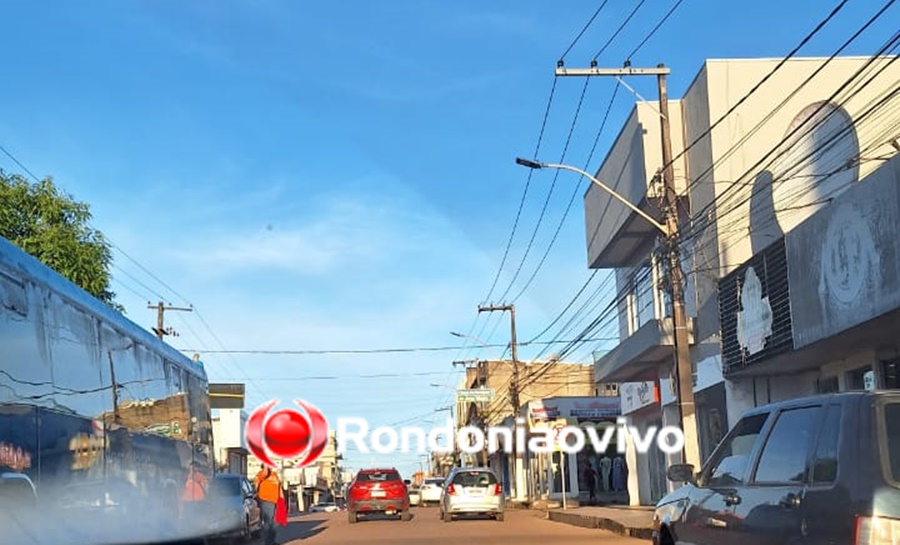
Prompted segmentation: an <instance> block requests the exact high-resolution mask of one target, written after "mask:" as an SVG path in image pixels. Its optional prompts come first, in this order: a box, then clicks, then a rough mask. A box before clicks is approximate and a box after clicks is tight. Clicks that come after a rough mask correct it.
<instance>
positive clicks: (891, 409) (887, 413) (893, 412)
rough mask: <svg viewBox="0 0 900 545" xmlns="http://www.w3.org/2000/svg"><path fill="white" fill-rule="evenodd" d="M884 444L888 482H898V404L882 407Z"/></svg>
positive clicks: (899, 452) (899, 479) (899, 476)
mask: <svg viewBox="0 0 900 545" xmlns="http://www.w3.org/2000/svg"><path fill="white" fill-rule="evenodd" d="M884 435H885V437H883V438H882V444H884V447H885V449H884V450H885V452H886V453H887V462H888V469H889V473H888V475H886V477H887V478H888V480H889V481H892V482H895V483H897V482H900V403H888V404H886V405H885V406H884Z"/></svg>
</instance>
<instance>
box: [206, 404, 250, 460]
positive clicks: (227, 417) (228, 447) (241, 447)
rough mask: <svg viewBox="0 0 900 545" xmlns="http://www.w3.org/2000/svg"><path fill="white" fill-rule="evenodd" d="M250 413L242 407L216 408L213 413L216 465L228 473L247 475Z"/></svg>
mask: <svg viewBox="0 0 900 545" xmlns="http://www.w3.org/2000/svg"><path fill="white" fill-rule="evenodd" d="M248 418H249V415H248V414H247V412H246V411H244V410H242V409H216V414H214V415H213V420H212V429H213V446H214V448H215V460H216V467H217V468H218V469H219V470H220V471H223V472H226V473H238V474H241V475H247V471H248V470H247V456H248V454H249V451H248V450H247V439H246V435H245V432H246V428H247V419H248Z"/></svg>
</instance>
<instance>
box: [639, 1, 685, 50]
mask: <svg viewBox="0 0 900 545" xmlns="http://www.w3.org/2000/svg"><path fill="white" fill-rule="evenodd" d="M682 2H684V0H678V1H677V2H675V5H674V6H672V8H671V9H670V10H669V12H668V13H666V14H665V16H663V18H662V19H661V20H660V21H659V22H658V23H656V26H655V27H653V30H651V31H650V32H649V33H648V34H647V36H646V37H645V38H644V39H643V40H641V43H639V44H638V45H637V47H635V48H634V51H632V52H631V53H629V54H628V57H626V59H625V60H626V62H631V59H632V58H633V57H634V56H635V55H637V52H638V51H640V50H641V48H643V47H644V46H645V45H646V44H647V42H648V41H650V38H652V37H653V36H654V35H655V34H656V32H657V31H658V30H659V29H660V27H662V26H663V25H664V24H665V22H666V20H668V19H669V17H671V16H672V14H673V13H675V10H677V9H678V6H680V5H681V3H682Z"/></svg>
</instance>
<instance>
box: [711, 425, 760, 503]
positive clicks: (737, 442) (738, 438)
mask: <svg viewBox="0 0 900 545" xmlns="http://www.w3.org/2000/svg"><path fill="white" fill-rule="evenodd" d="M768 418H769V415H768V413H763V414H757V415H753V416H748V417H745V418H742V419H741V421H740V422H738V424H737V426H735V427H734V429H733V430H732V431H731V433H729V434H728V437H726V438H725V441H723V442H722V446H721V448H720V449H719V451H718V452H717V453H716V454H715V457H714V458H713V461H712V463H711V464H710V466H709V470H708V471H707V472H706V473H707V474H706V477H705V479H704V483H703V484H704V486H706V487H708V488H717V487H729V486H736V485H739V484H742V483H743V479H744V473H745V471H746V469H747V464H748V463H749V461H750V453H751V452H752V451H753V446H754V445H755V444H756V440H757V438H758V437H759V434H760V432H761V431H762V429H763V426H764V425H765V423H766V420H767V419H768Z"/></svg>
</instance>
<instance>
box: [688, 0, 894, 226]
mask: <svg viewBox="0 0 900 545" xmlns="http://www.w3.org/2000/svg"><path fill="white" fill-rule="evenodd" d="M895 1H896V0H889V1H888V2H887V3H885V5H884V6H882V7H881V9H879V10H878V12H876V13H875V14H874V15H873V16H872V17H871V18H870V19H869V20H868V21H867V22H866V23H865V24H864V25H862V26H861V27H860V28H859V29H857V30H856V32H854V33H853V35H851V36H850V37H849V38H848V39H847V40H846V41H844V43H843V44H841V46H840V47H838V48H837V49H836V50H834V51H833V52H832V53H831V55H829V57H828V58H827V59H826V60H825V62H823V63H821V64H820V65H819V66H818V67H817V68H816V70H814V71H813V72H812V73H811V74H810V75H809V76H807V77H806V78H804V79H803V81H801V82H800V83H799V84H798V85H797V86H795V88H794V89H793V90H792V91H791V92H790V93H788V95H787V96H786V97H785V98H784V99H782V101H781V102H780V103H779V104H777V105H776V106H775V107H774V108H772V110H770V111H769V113H768V114H767V115H766V116H764V117H763V118H762V119H761V120H760V121H759V122H758V123H756V124H755V125H754V126H753V127H752V128H751V129H750V130H748V131H746V132H745V134H744V135H742V137H741V138H740V139H739V140H738V141H737V142H734V143H733V144H732V145H731V146H730V147H729V149H728V150H726V151H725V152H724V153H723V154H721V156H719V157H717V158H716V160H715V161H714V162H713V163H712V164H711V165H710V166H709V167H707V168H706V169H704V170H703V171H702V172H701V173H700V174H698V175H697V176H696V177H694V179H693V180H692V181H691V182H690V183H689V184H688V186H687V189H686V191H687V192H688V193H689V192H690V191H691V190H692V189H694V188H695V187H696V186H697V185H698V184H700V183H703V181H704V180H705V178H706V176H707V175H708V174H710V173H711V172H712V171H713V169H714V168H715V167H716V166H718V165H720V164H721V163H723V162H724V161H725V160H727V159H728V158H730V157H731V156H732V155H733V154H734V153H736V152H738V151H739V150H740V149H741V148H742V146H743V145H744V144H745V143H746V142H747V141H748V140H749V139H750V138H752V137H753V135H755V134H756V133H757V132H758V131H759V130H761V128H762V127H763V126H764V125H765V124H766V123H768V122H769V121H770V120H771V119H772V118H773V117H774V116H775V115H776V114H777V113H778V112H779V111H781V110H782V109H783V108H784V107H785V106H786V105H787V104H788V103H789V102H790V100H791V99H793V98H794V97H795V96H797V94H799V93H800V91H802V90H803V89H804V88H806V87H807V86H808V85H810V84H811V83H812V81H813V80H814V79H815V78H816V77H817V76H818V75H819V74H820V73H822V72H823V71H824V70H825V69H826V68H827V67H828V66H829V65H830V64H831V63H832V62H833V61H834V60H835V59H836V58H837V57H838V56H839V55H840V54H841V53H842V52H843V51H844V50H845V49H847V47H849V46H850V45H851V44H852V43H853V42H855V41H856V40H857V39H858V38H859V37H860V36H861V35H862V34H863V33H864V32H865V31H866V30H867V29H868V28H869V27H870V26H871V25H872V24H874V23H875V22H876V21H877V20H878V19H879V18H881V17H882V16H883V15H884V13H885V12H886V11H887V9H888V8H889V7H890V6H891V5H892V4H894V2H895ZM881 49H882V50H885V49H884V47H882V48H881ZM797 51H798V49H795V50H794V51H793V52H792V53H791V54H789V56H788V57H786V58H785V59H789V58H791V56H793V54H796V52H797ZM782 66H784V60H783V61H782V62H780V63H779V64H778V65H777V66H776V67H775V68H773V70H772V71H770V72H769V73H768V74H767V75H766V76H765V77H764V78H763V80H760V82H759V83H758V84H757V85H755V86H754V87H753V88H752V89H751V90H750V91H749V92H747V93H746V94H745V95H744V96H743V97H741V99H739V100H738V103H736V105H737V104H740V103H743V102H745V101H746V100H747V99H748V98H749V97H750V96H752V95H753V94H754V93H755V92H756V91H757V90H758V89H759V88H760V87H761V84H762V83H763V82H764V80H765V79H766V78H768V77H770V76H771V75H773V74H774V73H775V72H777V70H778V69H779V68H780V67H782ZM734 111H736V108H735V107H733V108H730V109H729V112H731V113H733V112H734ZM727 115H728V114H727V113H726V116H727ZM724 119H725V116H723V117H722V118H720V119H719V122H721V121H722V120H724ZM717 123H718V122H717ZM712 128H713V127H710V128H709V129H707V130H705V131H703V133H701V135H700V137H698V139H697V140H695V143H696V142H698V141H700V140H702V138H704V137H706V136H709V135H710V134H712ZM692 145H693V144H692ZM690 147H691V146H688V148H686V149H685V150H684V152H687V151H688V150H689V149H690ZM727 191H728V190H726V192H727ZM711 204H712V203H709V204H708V205H707V206H706V207H704V208H703V210H702V211H701V212H698V213H695V214H694V217H702V215H703V214H704V213H705V212H706V211H708V210H709V209H710V205H711ZM717 206H718V205H717Z"/></svg>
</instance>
